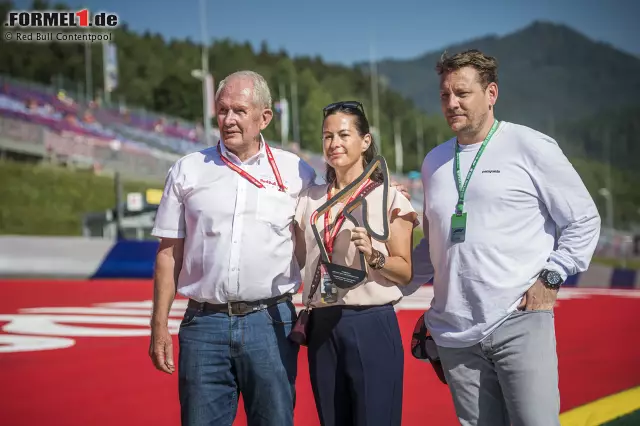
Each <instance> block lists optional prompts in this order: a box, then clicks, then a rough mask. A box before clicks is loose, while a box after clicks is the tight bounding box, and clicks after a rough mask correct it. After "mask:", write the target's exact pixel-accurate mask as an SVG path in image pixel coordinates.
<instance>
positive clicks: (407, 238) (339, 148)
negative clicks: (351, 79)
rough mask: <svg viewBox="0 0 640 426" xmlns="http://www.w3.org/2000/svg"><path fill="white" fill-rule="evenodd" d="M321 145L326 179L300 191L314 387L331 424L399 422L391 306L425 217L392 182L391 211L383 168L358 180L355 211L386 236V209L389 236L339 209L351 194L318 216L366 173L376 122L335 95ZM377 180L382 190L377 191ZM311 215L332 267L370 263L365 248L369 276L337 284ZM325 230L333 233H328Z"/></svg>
mask: <svg viewBox="0 0 640 426" xmlns="http://www.w3.org/2000/svg"><path fill="white" fill-rule="evenodd" d="M322 131H323V152H324V156H325V159H326V161H327V173H326V181H327V184H324V185H315V186H312V187H309V188H308V189H306V190H305V191H303V192H302V193H301V194H300V196H299V197H298V206H297V209H296V215H295V231H296V257H297V259H298V262H299V264H300V266H301V267H302V270H303V278H304V282H305V286H304V292H303V296H302V297H303V300H304V301H307V300H308V298H309V291H310V288H311V287H312V285H311V284H312V282H313V281H314V278H315V280H316V282H317V283H318V286H317V291H315V293H314V294H313V297H312V298H311V303H310V307H311V313H310V317H309V326H308V358H309V369H310V376H311V385H312V388H313V393H314V397H315V402H316V407H317V409H318V415H319V417H320V421H321V423H322V425H323V426H328V425H336V426H347V425H361V424H366V425H384V426H390V425H400V424H401V417H402V415H401V413H402V385H403V369H404V361H403V360H404V354H403V347H402V342H401V337H400V329H399V327H398V321H397V318H396V314H395V310H394V308H393V306H394V305H395V304H396V303H398V302H399V301H400V300H401V299H402V292H401V289H400V287H401V286H404V285H407V284H408V283H409V282H410V281H411V278H412V272H411V271H412V268H411V249H412V235H413V228H414V227H415V226H417V225H418V220H417V214H416V212H415V210H414V209H413V207H412V206H411V203H410V202H409V200H408V199H407V198H406V197H405V196H404V195H402V194H401V193H400V192H399V191H398V190H396V189H395V188H394V187H391V188H389V192H388V199H387V205H386V206H385V207H384V208H386V214H384V213H385V210H384V208H383V198H384V197H383V193H384V191H383V189H384V187H383V185H377V186H375V185H374V184H375V183H376V182H377V183H381V182H382V181H383V174H382V173H381V171H380V170H379V169H378V170H376V171H374V172H373V173H372V174H371V176H370V177H369V179H370V180H369V181H365V183H364V184H363V185H360V184H358V190H357V191H356V192H358V191H361V192H360V193H361V194H362V195H364V196H365V199H366V202H367V210H368V212H367V218H364V217H363V211H362V210H363V209H362V205H360V206H358V207H357V208H356V209H355V210H354V211H353V212H352V213H351V214H352V216H353V217H354V218H355V219H356V220H357V222H358V223H359V224H363V223H364V220H365V219H367V220H368V223H369V226H370V229H371V230H372V231H373V232H375V233H376V234H383V230H384V222H383V221H384V220H385V216H386V219H387V220H388V221H389V222H388V224H387V225H388V230H389V238H388V240H387V241H386V242H380V241H378V240H375V239H372V238H371V236H370V235H369V234H368V233H367V231H366V229H365V228H363V227H355V226H354V225H353V223H351V222H350V221H349V220H344V216H343V215H342V214H341V213H342V210H343V209H344V206H345V204H347V203H348V201H349V200H342V202H341V203H338V204H336V205H335V206H333V207H332V208H330V209H329V211H328V212H327V213H326V214H321V215H319V216H317V218H316V217H315V216H316V215H314V212H315V211H316V210H318V208H319V207H321V206H322V205H323V204H325V203H326V202H327V200H329V199H330V198H331V197H333V196H334V195H336V194H337V193H339V192H340V191H341V190H343V189H344V188H345V187H347V186H348V185H349V184H351V183H353V182H354V181H355V180H356V179H357V178H358V177H360V176H361V175H362V174H363V173H364V171H365V168H366V167H367V165H369V163H370V162H371V161H372V160H373V159H374V157H376V148H375V144H374V141H373V138H372V135H371V134H370V132H369V123H368V121H367V118H366V116H365V113H364V108H363V107H362V104H361V103H359V102H355V101H348V102H337V103H334V104H331V105H329V106H327V107H325V108H324V119H323V127H322ZM369 185H372V187H374V189H372V190H371V188H369ZM312 215H313V216H314V218H313V219H314V221H315V220H317V222H315V223H316V224H317V225H316V226H317V230H318V234H319V235H320V236H322V240H323V243H324V247H325V248H326V249H327V253H328V256H329V260H330V262H331V263H332V264H336V265H342V266H346V267H349V268H353V269H363V268H364V266H363V265H361V264H360V252H361V253H362V254H363V255H364V259H365V261H366V262H367V264H368V268H367V274H366V277H365V278H364V280H363V281H362V282H360V283H359V284H357V285H355V286H353V287H351V288H343V287H344V286H341V287H338V286H336V285H335V283H334V282H332V280H331V278H330V276H329V274H328V273H327V271H326V269H325V268H324V266H322V267H321V266H319V262H320V247H319V246H318V242H317V240H316V238H315V234H314V232H313V229H312V226H311V220H312ZM325 228H326V229H327V232H326V233H325Z"/></svg>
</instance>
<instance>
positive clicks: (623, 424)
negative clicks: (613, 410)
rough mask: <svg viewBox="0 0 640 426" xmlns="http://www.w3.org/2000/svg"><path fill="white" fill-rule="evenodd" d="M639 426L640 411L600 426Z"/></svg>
mask: <svg viewBox="0 0 640 426" xmlns="http://www.w3.org/2000/svg"><path fill="white" fill-rule="evenodd" d="M638 425H640V410H636V411H633V412H631V413H629V414H627V415H624V416H620V417H618V418H617V419H614V420H611V421H610V422H607V423H605V424H603V425H602V426H638Z"/></svg>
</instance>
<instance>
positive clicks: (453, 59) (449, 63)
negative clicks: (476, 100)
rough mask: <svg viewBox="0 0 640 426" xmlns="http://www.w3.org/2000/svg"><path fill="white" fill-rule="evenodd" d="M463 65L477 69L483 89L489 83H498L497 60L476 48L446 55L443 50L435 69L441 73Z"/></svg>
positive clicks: (457, 68)
mask: <svg viewBox="0 0 640 426" xmlns="http://www.w3.org/2000/svg"><path fill="white" fill-rule="evenodd" d="M464 67H473V68H475V69H476V70H477V71H478V75H479V76H480V84H481V85H482V88H483V89H486V88H487V86H488V85H489V84H490V83H496V84H498V61H497V60H496V58H494V57H493V56H488V55H485V54H484V53H482V52H480V51H479V50H476V49H471V50H465V51H464V52H460V53H456V54H455V55H453V56H447V52H446V51H445V52H444V53H443V54H442V56H441V57H440V60H439V61H438V64H437V65H436V71H437V72H438V75H442V74H444V73H447V72H451V71H456V70H459V69H460V68H464Z"/></svg>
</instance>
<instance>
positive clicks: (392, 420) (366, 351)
mask: <svg viewBox="0 0 640 426" xmlns="http://www.w3.org/2000/svg"><path fill="white" fill-rule="evenodd" d="M308 337H309V347H308V357H309V373H310V376H311V386H312V389H313V394H314V397H315V402H316V407H317V409H318V415H319V417H320V423H321V424H322V425H323V426H352V425H353V426H365V425H366V426H378V425H379V426H396V425H397V426H400V424H401V423H402V385H403V370H404V351H403V348H402V340H401V336H400V327H399V326H398V319H397V317H396V313H395V311H394V309H393V307H392V306H391V305H384V306H371V307H355V306H351V307H345V306H331V307H323V308H317V309H313V310H312V311H311V316H310V320H309V336H308Z"/></svg>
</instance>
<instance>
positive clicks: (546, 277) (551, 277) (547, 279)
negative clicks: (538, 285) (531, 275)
mask: <svg viewBox="0 0 640 426" xmlns="http://www.w3.org/2000/svg"><path fill="white" fill-rule="evenodd" d="M538 278H540V280H541V281H542V283H543V284H544V285H545V287H547V288H550V289H552V290H558V289H559V288H560V286H562V283H563V282H564V280H563V279H562V276H560V274H559V273H558V272H556V271H553V270H551V269H543V270H542V272H540V275H539V276H538Z"/></svg>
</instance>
